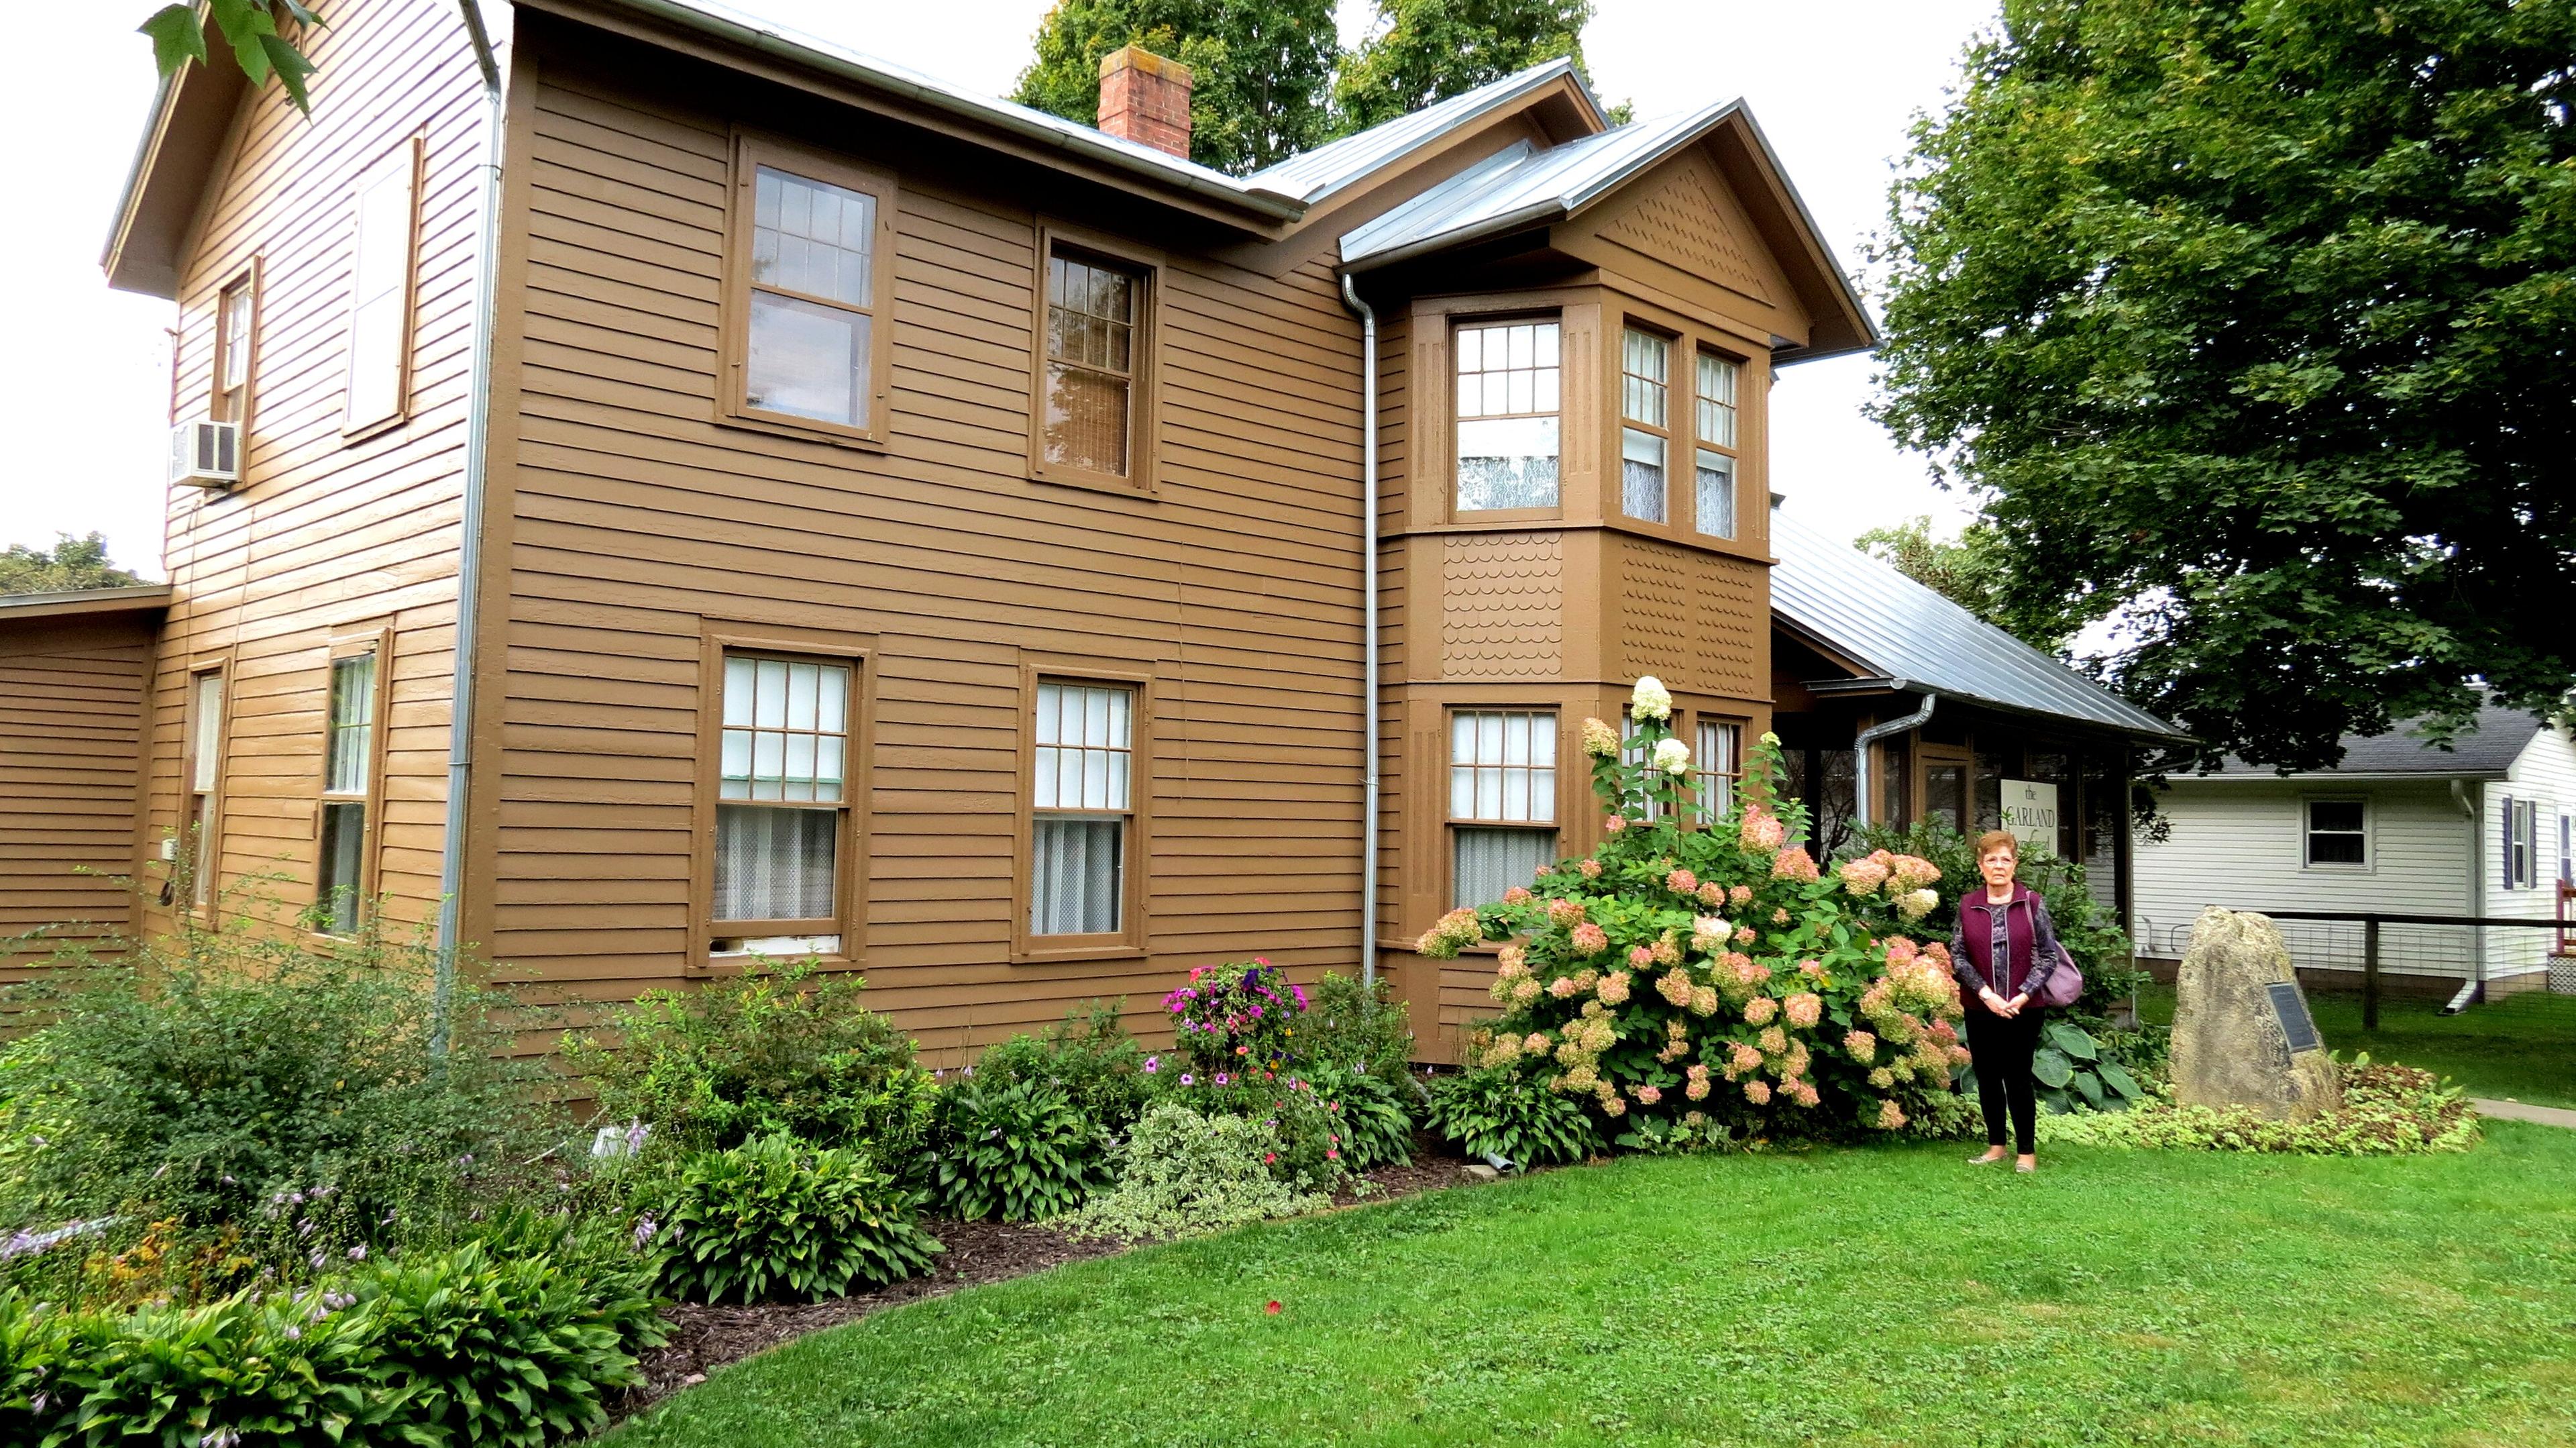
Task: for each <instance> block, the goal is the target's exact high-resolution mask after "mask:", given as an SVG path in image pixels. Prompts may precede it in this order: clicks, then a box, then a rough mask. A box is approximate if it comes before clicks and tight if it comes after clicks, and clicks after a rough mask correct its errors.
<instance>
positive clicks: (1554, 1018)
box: [1417, 678, 1967, 1149]
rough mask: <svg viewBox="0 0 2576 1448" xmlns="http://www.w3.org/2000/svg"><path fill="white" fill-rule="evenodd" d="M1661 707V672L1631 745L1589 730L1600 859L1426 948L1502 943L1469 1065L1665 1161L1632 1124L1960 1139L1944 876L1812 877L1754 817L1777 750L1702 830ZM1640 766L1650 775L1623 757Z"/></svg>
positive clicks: (1645, 1131) (1441, 935) (1749, 1133)
mask: <svg viewBox="0 0 2576 1448" xmlns="http://www.w3.org/2000/svg"><path fill="white" fill-rule="evenodd" d="M1671 711H1672V701H1671V696H1670V695H1669V694H1668V693H1666V692H1665V690H1664V688H1663V686H1662V685H1661V684H1659V683H1657V682H1656V681H1655V680H1653V679H1651V678H1649V679H1641V680H1639V681H1638V684H1637V689H1636V693H1635V695H1634V697H1633V699H1632V701H1631V703H1630V706H1629V714H1630V716H1631V718H1632V719H1633V720H1634V721H1635V723H1636V726H1637V728H1636V733H1635V735H1634V736H1633V738H1632V739H1630V740H1628V741H1625V742H1624V743H1623V741H1622V739H1621V738H1620V734H1619V731H1618V730H1617V729H1614V728H1612V727H1611V726H1610V725H1608V724H1606V723H1604V722H1602V721H1601V720H1598V719H1587V720H1585V721H1584V724H1583V745H1582V747H1583V752H1584V753H1585V754H1586V755H1588V756H1589V757H1590V758H1591V761H1592V783H1593V791H1594V793H1595V794H1596V795H1597V796H1598V797H1599V798H1600V800H1601V803H1602V805H1603V807H1604V808H1605V809H1606V810H1607V811H1608V812H1609V815H1610V818H1609V820H1608V821H1607V822H1606V825H1605V838H1604V841H1603V843H1602V844H1601V846H1600V848H1599V849H1598V850H1597V851H1595V852H1594V853H1593V854H1592V855H1591V856H1589V857H1586V858H1583V859H1577V860H1568V861H1565V862H1563V863H1560V864H1557V865H1554V866H1550V867H1545V868H1542V869H1541V870H1540V871H1538V873H1537V878H1536V879H1535V880H1533V881H1532V883H1531V884H1530V885H1528V886H1526V887H1523V886H1514V887H1513V888H1511V889H1510V890H1508V891H1506V892H1505V894H1504V896H1503V899H1502V901H1501V902H1500V903H1499V904H1496V905H1494V906H1491V907H1488V908H1486V909H1483V910H1456V911H1452V912H1450V913H1449V914H1448V915H1446V916H1443V917H1442V918H1441V919H1440V921H1439V922H1438V923H1437V924H1435V925H1434V926H1433V927H1432V928H1431V929H1430V930H1429V931H1427V932H1425V933H1424V935H1423V936H1422V938H1421V941H1420V942H1419V944H1418V946H1417V948H1418V949H1419V950H1421V951H1422V952H1423V953H1424V954H1425V955H1428V956H1432V957H1434V958H1447V957H1454V956H1455V955H1457V954H1458V952H1459V951H1460V950H1461V949H1462V948H1464V947H1466V946H1469V945H1472V944H1476V943H1478V942H1483V941H1499V942H1503V948H1502V950H1501V951H1500V952H1498V953H1497V957H1496V968H1495V974H1494V981H1493V985H1492V987H1491V990H1492V993H1493V996H1494V998H1495V1000H1496V1001H1497V1002H1499V1003H1500V1004H1501V1005H1502V1007H1503V1010H1504V1014H1503V1016H1502V1018H1501V1019H1500V1020H1499V1021H1497V1022H1496V1023H1495V1024H1494V1026H1493V1027H1492V1028H1491V1029H1489V1030H1486V1031H1483V1032H1480V1033H1478V1034H1477V1035H1475V1036H1473V1037H1471V1038H1470V1050H1469V1058H1468V1059H1469V1063H1470V1064H1472V1065H1476V1066H1480V1067H1484V1068H1487V1069H1489V1070H1495V1071H1511V1072H1516V1073H1519V1074H1522V1075H1526V1076H1529V1077H1531V1078H1533V1079H1535V1080H1537V1081H1539V1082H1540V1083H1542V1085H1543V1087H1544V1089H1546V1090H1549V1091H1553V1092H1556V1093H1558V1094H1560V1095H1563V1096H1566V1097H1568V1098H1570V1099H1573V1100H1576V1101H1578V1102H1582V1103H1585V1104H1584V1109H1585V1110H1586V1111H1589V1112H1592V1113H1595V1114H1596V1116H1597V1118H1598V1119H1597V1120H1596V1122H1595V1126H1596V1128H1597V1130H1598V1132H1599V1134H1600V1135H1602V1136H1604V1137H1610V1138H1613V1139H1614V1140H1615V1139H1617V1138H1619V1137H1623V1136H1626V1135H1635V1136H1637V1137H1638V1138H1639V1139H1640V1140H1641V1141H1645V1142H1648V1143H1649V1144H1650V1145H1655V1146H1656V1147H1657V1148H1658V1149H1660V1145H1661V1143H1662V1142H1663V1141H1664V1140H1665V1139H1666V1138H1667V1137H1668V1136H1669V1132H1667V1131H1665V1130H1663V1129H1661V1128H1647V1127H1644V1126H1642V1125H1641V1124H1640V1123H1642V1122H1645V1121H1649V1120H1660V1121H1664V1122H1667V1123H1670V1124H1671V1125H1672V1126H1677V1127H1680V1128H1682V1129H1684V1130H1685V1131H1687V1132H1689V1133H1692V1134H1697V1135H1709V1136H1716V1135H1721V1134H1722V1135H1724V1136H1727V1137H1729V1138H1746V1137H1763V1138H1781V1137H1799V1136H1805V1137H1833V1136H1849V1135H1859V1134H1870V1133H1880V1132H1897V1131H1911V1132H1915V1133H1918V1134H1934V1133H1937V1134H1949V1133H1951V1132H1954V1131H1955V1130H1956V1129H1957V1127H1958V1124H1959V1123H1960V1121H1961V1120H1962V1119H1963V1118H1962V1116H1961V1114H1960V1113H1959V1111H1958V1110H1957V1098H1956V1097H1955V1096H1954V1095H1953V1094H1952V1093H1951V1091H1950V1082H1951V1077H1952V1075H1953V1074H1954V1072H1955V1071H1956V1069H1957V1068H1958V1066H1960V1065H1961V1064H1964V1062H1965V1060H1966V1057H1967V1051H1966V1048H1965V1047H1963V1046H1962V1045H1961V1044H1960V1042H1959V1035H1958V1029H1957V1027H1956V1025H1955V1024H1954V1022H1956V1021H1957V1020H1958V1019H1959V1018H1960V1005H1959V997H1958V985H1957V982H1956V981H1955V980H1954V979H1953V978H1952V976H1951V974H1950V961H1949V951H1948V947H1947V946H1946V944H1944V943H1942V942H1940V941H1918V939H1917V936H1918V935H1920V934H1921V933H1922V932H1921V931H1920V930H1919V926H1918V922H1920V921H1921V920H1922V919H1923V917H1924V915H1925V914H1926V912H1927V911H1928V910H1930V909H1931V908H1932V906H1933V905H1934V904H1936V903H1937V894H1936V892H1935V891H1933V890H1932V889H1931V888H1930V886H1931V885H1932V884H1933V882H1934V881H1936V880H1938V879H1939V877H1940V872H1939V871H1938V870H1937V869H1936V868H1934V867H1933V866H1932V865H1931V864H1929V863H1928V862H1926V861H1923V860H1920V859H1913V858H1910V857H1908V858H1898V859H1896V860H1893V861H1892V862H1891V863H1890V866H1888V867H1880V866H1877V865H1875V864H1872V865H1870V866H1869V868H1868V869H1866V870H1861V871H1858V872H1853V873H1846V874H1842V875H1827V874H1824V873H1823V872H1821V871H1820V870H1819V869H1818V867H1817V864H1816V862H1815V860H1814V859H1812V858H1811V857H1809V855H1808V854H1807V852H1806V851H1805V850H1804V849H1803V848H1800V847H1796V846H1791V845H1789V844H1788V843H1787V840H1788V838H1789V837H1790V836H1791V835H1793V834H1794V833H1796V831H1797V829H1798V827H1799V825H1800V822H1801V821H1800V814H1801V812H1800V810H1799V808H1798V807H1797V806H1796V805H1794V804H1786V805H1784V809H1785V814H1786V817H1785V818H1784V817H1782V816H1776V815H1774V814H1772V813H1771V811H1770V809H1769V808H1768V807H1767V806H1766V804H1765V803H1763V802H1764V801H1766V800H1776V799H1777V797H1778V796H1777V791H1776V790H1775V789H1774V788H1773V787H1772V783H1771V782H1772V781H1773V780H1775V779H1777V778H1778V776H1779V772H1780V749H1779V740H1778V738H1777V737H1776V736H1773V735H1768V734H1766V735H1764V736H1763V737H1762V739H1761V741H1760V743H1759V745H1758V746H1757V747H1756V748H1755V749H1754V750H1753V751H1752V758H1751V760H1750V768H1749V769H1748V771H1747V777H1746V780H1745V788H1744V789H1743V790H1742V791H1741V792H1740V793H1739V795H1738V797H1737V801H1736V803H1735V805H1734V806H1733V808H1732V809H1730V811H1729V812H1728V813H1727V815H1726V816H1725V817H1724V818H1722V819H1717V820H1710V821H1696V820H1695V819H1694V816H1695V815H1696V812H1697V802H1696V795H1695V791H1694V790H1693V789H1692V788H1691V785H1690V775H1689V770H1690V751H1689V749H1688V747H1687V746H1686V745H1684V743H1683V742H1682V741H1681V740H1679V739H1677V738H1674V737H1673V736H1672V734H1671V732H1670V729H1669V727H1668V725H1669V720H1670V716H1671ZM1632 753H1633V757H1635V758H1637V759H1638V760H1639V761H1640V762H1637V763H1625V762H1622V756H1623V755H1630V754H1632ZM1692 824H1699V825H1700V826H1701V827H1698V828H1685V826H1687V825H1692ZM1847 869H1848V867H1847ZM1873 871H1874V872H1875V873H1874V874H1873V873H1872V872H1873ZM1498 1097H1499V1093H1498Z"/></svg>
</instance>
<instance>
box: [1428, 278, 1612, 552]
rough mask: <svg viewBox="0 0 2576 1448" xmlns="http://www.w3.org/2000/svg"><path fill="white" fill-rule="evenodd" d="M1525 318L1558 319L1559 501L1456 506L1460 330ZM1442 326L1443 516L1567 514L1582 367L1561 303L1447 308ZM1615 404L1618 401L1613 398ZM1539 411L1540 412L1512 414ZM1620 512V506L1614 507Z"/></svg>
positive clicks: (1516, 519) (1522, 518) (1477, 519)
mask: <svg viewBox="0 0 2576 1448" xmlns="http://www.w3.org/2000/svg"><path fill="white" fill-rule="evenodd" d="M1523 322H1553V323H1555V324H1556V506H1555V507H1552V508H1461V507H1459V506H1458V424H1459V423H1460V422H1461V421H1464V420H1465V419H1463V418H1461V417H1460V416H1459V412H1458V334H1459V333H1460V332H1462V331H1466V330H1468V329H1471V328H1481V327H1509V326H1514V325H1517V324H1519V323H1523ZM1439 327H1440V375H1441V377H1442V378H1443V382H1442V385H1441V389H1440V394H1439V395H1440V405H1441V421H1440V463H1441V467H1440V474H1439V486H1440V492H1441V497H1442V499H1443V502H1442V506H1441V512H1440V516H1441V517H1442V518H1444V519H1446V520H1448V521H1449V522H1452V523H1528V522H1549V521H1555V520H1559V519H1564V518H1566V517H1567V516H1568V515H1567V513H1566V509H1565V499H1566V495H1567V493H1569V492H1571V491H1572V487H1571V481H1572V477H1573V473H1572V470H1571V468H1570V467H1569V465H1568V464H1569V455H1570V454H1571V453H1572V452H1573V451H1574V436H1573V433H1574V429H1573V428H1572V427H1571V426H1570V425H1569V423H1568V419H1569V418H1571V417H1572V416H1573V415H1574V409H1573V407H1571V406H1570V405H1569V402H1570V400H1571V395H1572V394H1573V387H1572V378H1573V375H1574V374H1575V373H1576V372H1577V371H1579V370H1581V369H1579V368H1575V367H1570V366H1568V365H1566V359H1567V357H1568V355H1569V353H1570V351H1571V348H1570V346H1569V343H1570V341H1571V340H1572V339H1571V337H1570V336H1569V333H1570V332H1571V331H1572V329H1571V328H1570V327H1569V326H1567V324H1566V320H1565V308H1563V307H1561V306H1514V307H1504V308H1501V309H1498V310H1495V311H1458V312H1444V313H1441V314H1440V316H1439ZM1612 406H1613V407H1616V406H1617V403H1616V401H1615V400H1614V401H1613V403H1612ZM1513 415H1514V416H1528V417H1539V416H1544V415H1545V414H1542V413H1535V412H1533V413H1525V414H1513ZM1611 511H1612V512H1614V513H1615V512H1616V511H1617V510H1616V509H1613V510H1611Z"/></svg>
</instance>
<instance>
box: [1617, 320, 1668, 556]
mask: <svg viewBox="0 0 2576 1448" xmlns="http://www.w3.org/2000/svg"><path fill="white" fill-rule="evenodd" d="M1672 361H1673V344H1672V343H1671V342H1670V341H1669V340H1667V339H1665V338H1662V337H1658V336H1656V335H1655V334H1653V333H1652V332H1641V331H1639V330H1638V329H1636V328H1635V327H1630V328H1628V329H1626V331H1625V332H1624V333H1623V334H1622V335H1621V337H1620V342H1619V373H1620V375H1619V417H1620V421H1621V426H1620V429H1619V510H1620V511H1621V512H1623V513H1625V514H1627V515H1628V516H1629V517H1631V518H1635V519H1637V520H1638V521H1640V522H1644V523H1661V522H1663V521H1664V517H1665V512H1666V507H1667V504H1666V497H1667V495H1668V494H1669V493H1670V491H1671V489H1670V488H1669V487H1668V486H1667V483H1666V478H1667V476H1668V473H1667V459H1668V458H1669V457H1670V455H1671V452H1672V437H1671V433H1670V430H1669V428H1668V426H1667V424H1666V421H1665V415H1666V413H1667V411H1668V410H1669V409H1668V407H1667V405H1666V398H1667V395H1668V394H1669V393H1670V391H1671V385H1670V379H1671V372H1672Z"/></svg>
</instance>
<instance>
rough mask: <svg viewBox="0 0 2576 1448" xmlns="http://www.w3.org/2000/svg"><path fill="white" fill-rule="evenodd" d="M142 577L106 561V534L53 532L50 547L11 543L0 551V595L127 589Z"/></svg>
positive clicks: (139, 581) (140, 580)
mask: <svg viewBox="0 0 2576 1448" xmlns="http://www.w3.org/2000/svg"><path fill="white" fill-rule="evenodd" d="M142 581H143V580H142V579H141V578H139V577H137V576H135V575H134V574H132V573H128V572H126V571H125V570H124V569H122V568H119V567H117V566H116V565H115V564H113V563H110V562H108V561H107V535H106V534H104V533H92V534H90V535H89V536H88V537H86V538H75V537H73V536H72V535H70V534H69V533H64V534H60V535H57V537H56V539H55V541H54V546H53V547H51V548H30V547H28V546H27V545H26V544H24V543H13V544H11V545H10V546H9V548H8V551H6V552H0V594H7V593H58V592H68V591H70V590H72V589H76V588H130V587H132V586H133V585H135V584H138V583H141V582H142Z"/></svg>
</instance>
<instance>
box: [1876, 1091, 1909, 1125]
mask: <svg viewBox="0 0 2576 1448" xmlns="http://www.w3.org/2000/svg"><path fill="white" fill-rule="evenodd" d="M1904 1124H1905V1108H1903V1107H1901V1106H1899V1105H1897V1104H1896V1101H1895V1099H1894V1098H1892V1097H1891V1098H1889V1099H1888V1100H1885V1101H1881V1102H1880V1103H1878V1125H1879V1129H1880V1130H1882V1131H1894V1130H1896V1129H1897V1128H1898V1127H1901V1126H1903V1125H1904Z"/></svg>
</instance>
